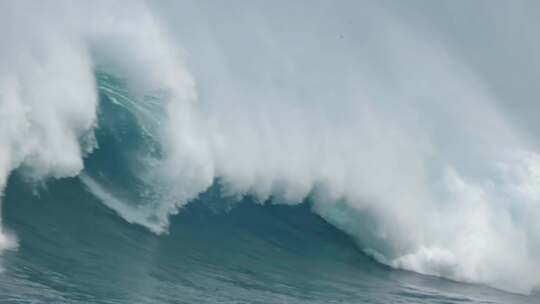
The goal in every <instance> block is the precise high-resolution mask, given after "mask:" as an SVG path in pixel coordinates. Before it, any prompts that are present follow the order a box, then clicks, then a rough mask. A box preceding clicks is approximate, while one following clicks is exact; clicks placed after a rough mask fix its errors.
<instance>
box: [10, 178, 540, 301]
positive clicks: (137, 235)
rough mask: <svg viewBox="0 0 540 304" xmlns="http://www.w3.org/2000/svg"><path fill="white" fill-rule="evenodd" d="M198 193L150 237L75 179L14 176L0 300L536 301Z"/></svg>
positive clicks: (307, 220) (289, 214) (294, 218)
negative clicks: (400, 266)
mask: <svg viewBox="0 0 540 304" xmlns="http://www.w3.org/2000/svg"><path fill="white" fill-rule="evenodd" d="M215 191H217V189H212V190H210V191H208V192H207V193H205V194H203V195H202V196H201V198H200V199H198V200H197V201H194V202H193V203H190V204H189V205H188V206H186V207H185V208H184V209H183V210H182V211H181V213H180V214H178V215H176V216H174V217H173V218H172V220H171V224H170V228H169V232H168V233H167V234H165V235H155V234H153V233H151V232H149V231H148V230H147V229H145V228H142V227H139V226H134V225H131V224H128V223H126V222H125V221H123V220H122V219H120V218H119V217H118V216H117V215H115V214H114V213H113V212H111V211H110V210H109V209H108V208H106V207H104V206H103V205H102V204H101V203H100V202H99V201H98V200H96V199H95V198H94V197H93V196H92V194H90V193H89V192H88V191H86V190H85V187H84V185H83V184H82V183H81V182H80V181H79V180H78V179H76V178H73V179H68V180H62V181H58V182H54V183H51V184H49V185H48V186H47V189H46V190H41V191H40V194H39V196H36V195H33V194H32V189H30V188H28V186H27V185H25V184H24V183H23V182H21V181H20V180H19V179H17V178H13V179H12V180H11V181H10V183H9V186H8V188H7V191H6V194H5V195H6V197H5V199H6V203H5V209H4V223H5V226H6V227H7V228H8V229H10V230H12V231H16V232H17V237H18V238H19V239H20V242H19V248H18V249H17V251H7V252H5V253H4V254H3V256H2V267H3V272H2V273H0V303H445V304H449V303H518V304H519V303H531V304H532V303H538V301H539V298H538V297H527V296H522V295H513V294H509V293H505V292H502V291H498V290H496V289H493V288H489V287H486V286H482V285H470V284H464V283H457V282H452V281H449V280H445V279H440V278H436V277H432V276H423V275H419V274H415V273H412V272H407V271H400V270H392V269H391V268H389V267H386V266H383V265H381V264H379V263H377V262H375V261H374V260H373V259H371V258H369V257H368V256H366V255H365V254H364V253H362V252H361V251H360V250H359V249H358V247H357V246H356V244H355V242H354V241H353V240H352V239H351V238H350V237H349V236H347V235H345V234H344V233H343V232H341V231H339V230H338V229H336V228H335V227H333V226H331V225H329V224H328V223H327V222H325V221H324V220H323V219H321V217H320V216H318V215H316V214H314V213H313V212H311V210H310V206H309V203H307V202H306V203H304V204H301V205H298V206H282V205H273V204H271V202H268V203H266V204H262V205H261V204H257V203H254V202H252V201H250V200H249V199H246V200H244V201H242V202H239V203H237V205H235V206H234V207H231V208H228V209H223V207H222V203H223V202H222V201H221V199H220V198H219V196H217V195H216V193H215Z"/></svg>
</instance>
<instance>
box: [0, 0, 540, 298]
mask: <svg viewBox="0 0 540 304" xmlns="http://www.w3.org/2000/svg"><path fill="white" fill-rule="evenodd" d="M43 5H44V4H43ZM43 5H40V4H36V3H33V2H30V1H20V2H17V3H15V4H14V3H9V4H8V3H5V4H1V5H0V12H1V13H0V27H1V28H2V30H0V34H1V35H2V38H3V39H2V40H3V45H5V46H6V47H4V48H2V50H1V51H0V121H1V124H2V125H1V127H0V188H2V189H3V188H5V186H6V184H7V183H8V179H9V177H10V176H11V175H12V174H13V172H15V171H17V172H18V173H20V174H21V175H22V176H24V178H25V179H26V180H29V181H30V182H33V183H41V182H43V183H45V184H46V182H47V181H48V180H50V179H60V178H69V177H75V176H79V178H80V180H81V181H82V182H83V183H84V184H85V185H86V187H87V189H88V190H90V192H91V193H93V194H94V195H95V196H96V197H97V198H99V199H100V200H101V201H103V203H104V204H105V205H106V206H108V207H109V208H111V209H113V210H115V211H116V213H118V215H120V216H121V217H123V218H124V219H125V220H126V221H128V222H130V223H136V224H140V225H143V226H145V227H147V228H149V229H150V230H152V231H153V232H157V233H163V232H166V231H167V228H168V225H169V221H170V217H171V215H174V214H177V213H178V212H180V211H181V209H182V208H183V207H184V206H185V205H186V204H188V203H189V202H190V201H193V200H194V199H196V198H197V197H199V195H201V194H202V193H204V192H205V191H207V190H208V189H210V188H211V187H212V186H213V185H215V183H219V185H220V187H221V188H222V191H221V195H222V196H223V197H226V198H230V199H231V200H233V201H234V200H241V199H242V198H243V197H246V196H249V197H252V198H253V200H254V201H255V202H259V203H264V202H267V201H272V202H273V203H274V204H300V203H302V202H304V201H306V200H310V201H312V208H313V210H314V211H315V212H316V213H317V214H319V215H320V216H322V217H323V218H324V219H325V220H326V221H328V222H329V223H331V224H333V225H335V226H336V227H338V228H339V229H341V230H343V231H345V232H346V233H348V234H349V235H351V236H352V237H353V238H354V239H355V240H356V242H357V244H358V246H359V248H360V249H362V250H363V251H365V252H366V253H368V254H369V255H371V256H373V257H374V258H375V259H377V260H378V261H380V262H383V263H385V264H387V265H389V266H392V267H396V268H402V269H407V270H412V271H415V272H419V273H423V274H429V275H435V276H442V277H445V278H450V279H453V280H459V281H466V282H472V283H483V284H488V285H490V286H494V287H496V288H500V289H504V290H507V291H512V292H520V293H525V294H527V293H531V292H532V291H533V290H534V289H535V288H537V287H538V286H539V284H540V277H539V275H538V274H539V273H540V247H539V246H540V227H539V225H538V224H537V221H536V218H535V216H536V215H537V214H538V212H539V210H540V209H539V208H540V204H539V202H540V191H539V190H538V189H540V177H539V176H540V175H539V172H540V169H539V168H540V154H539V153H538V149H537V147H536V146H535V142H534V141H535V139H534V138H532V136H530V134H529V133H528V132H525V131H523V129H522V128H521V127H520V126H519V125H518V124H517V123H516V119H515V118H514V117H513V115H514V114H513V113H512V112H511V111H508V109H507V107H505V106H504V101H501V100H499V98H498V96H497V95H496V94H494V93H493V92H492V90H491V88H490V86H489V85H488V84H487V83H486V81H485V80H484V79H483V77H482V74H480V73H477V72H476V70H475V69H474V67H472V66H471V65H469V64H468V62H467V61H465V60H462V58H461V57H460V56H459V54H458V52H457V51H454V49H453V48H452V47H450V46H448V45H447V44H446V43H445V41H444V40H442V39H438V38H437V37H436V35H433V34H431V33H426V32H424V31H421V30H418V29H417V28H416V27H414V26H411V25H409V24H407V23H406V22H404V21H403V20H402V19H400V18H399V17H396V16H394V13H393V12H392V11H391V10H388V9H386V8H385V7H384V6H382V5H375V4H373V5H372V4H370V5H366V7H365V11H363V12H357V13H358V14H360V15H361V16H359V17H360V18H355V20H356V19H359V20H358V21H355V22H356V23H355V26H350V27H348V26H346V22H347V21H345V20H348V19H347V18H344V19H343V20H341V21H340V20H330V21H328V20H326V19H325V18H323V16H324V14H323V13H324V11H325V10H326V9H328V8H327V7H325V5H322V6H317V7H316V8H313V10H311V11H310V17H309V18H313V20H315V21H316V22H314V23H313V24H311V23H310V24H309V25H306V24H299V25H295V26H293V28H294V29H295V30H296V31H292V32H291V31H289V30H288V28H283V25H282V24H279V21H274V20H273V19H272V18H271V17H272V14H273V13H272V12H267V14H269V15H265V14H264V13H265V9H264V8H261V7H258V6H257V5H255V4H253V7H250V8H249V9H247V12H249V11H253V14H250V13H247V12H246V11H243V10H238V11H235V14H237V15H238V16H237V18H238V19H237V20H236V21H235V22H233V23H232V25H228V26H226V25H223V26H219V25H220V24H219V23H215V24H212V25H207V24H205V22H204V21H201V20H205V19H207V20H213V19H212V18H214V17H215V16H214V14H216V12H214V11H212V10H209V11H207V12H206V14H208V16H206V17H207V18H201V19H197V18H196V17H197V16H193V17H191V18H188V17H187V16H183V15H182V17H186V19H185V20H184V19H182V18H180V19H182V20H180V21H178V20H177V19H171V18H167V17H166V16H167V12H163V10H160V9H159V8H156V7H154V6H152V5H150V4H145V3H144V2H142V1H141V2H130V3H129V4H128V3H127V2H122V1H120V2H115V3H107V2H106V1H97V2H96V3H92V4H89V3H88V4H82V3H78V4H73V5H68V3H67V2H63V1H58V2H55V3H54V4H52V5H53V6H54V9H48V10H47V11H46V12H39V13H38V11H40V10H39V8H40V6H43ZM184 5H185V6H186V8H189V9H192V10H193V9H194V8H196V7H197V6H198V4H194V3H191V2H186V3H184ZM351 5H352V4H351ZM201 6H202V5H201ZM295 8H296V7H295ZM296 9H298V8H296ZM296 9H293V10H291V11H290V12H289V13H288V14H289V15H287V16H290V17H291V18H293V17H294V18H297V17H298V18H299V16H300V15H301V14H300V12H301V10H299V9H298V10H296ZM188 11H190V10H188ZM340 13H341V14H344V15H345V16H347V17H358V16H355V15H350V14H347V12H346V11H340ZM27 14H28V15H27ZM201 14H204V13H201ZM261 14H262V16H263V17H261V18H258V17H260V15H261ZM278 15H279V14H278ZM280 16H281V15H280ZM325 20H326V21H325ZM175 22H180V23H179V24H176V25H177V26H178V25H179V26H188V25H191V26H192V27H193V28H196V29H194V30H193V33H191V34H189V33H187V32H186V30H183V29H176V28H175V26H174V25H175ZM351 22H352V21H351ZM171 24H173V25H171ZM247 24H256V25H257V26H254V27H253V30H252V31H249V32H245V31H242V33H243V34H241V35H240V34H238V33H239V27H241V28H242V27H244V26H245V25H247ZM291 26H292V25H291ZM328 30H332V31H334V32H332V33H333V34H332V37H328V35H327V31H328ZM176 31H177V32H178V33H177V32H176ZM338 33H339V34H338ZM334 34H335V35H334ZM182 35H184V36H185V37H183V36H182ZM325 35H326V36H325ZM177 36H178V37H177ZM314 36H316V37H314ZM317 37H327V38H317ZM340 37H341V38H340ZM344 37H346V39H343V38H344ZM297 39H300V40H298V41H297ZM321 39H322V40H321ZM535 109H536V108H535ZM1 235H2V238H0V246H3V245H2V244H3V243H6V242H2V241H1V240H2V239H6V238H7V235H6V234H1ZM509 248H511V250H509Z"/></svg>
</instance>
